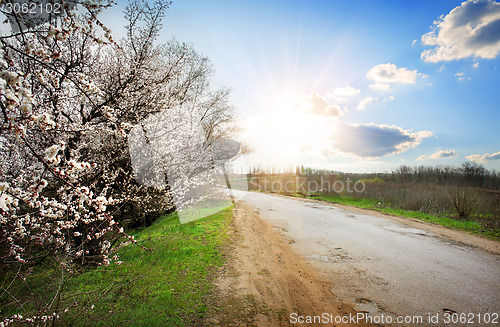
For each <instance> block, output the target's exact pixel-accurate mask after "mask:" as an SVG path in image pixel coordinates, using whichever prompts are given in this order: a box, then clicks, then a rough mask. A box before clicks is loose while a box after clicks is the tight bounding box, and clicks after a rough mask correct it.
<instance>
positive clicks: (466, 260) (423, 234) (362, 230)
mask: <svg viewBox="0 0 500 327" xmlns="http://www.w3.org/2000/svg"><path fill="white" fill-rule="evenodd" d="M235 193H237V196H238V197H240V198H241V197H243V201H245V202H246V203H247V204H250V205H251V206H252V207H253V208H256V209H257V210H258V212H259V213H260V216H261V217H262V218H263V219H264V220H265V221H267V222H268V223H270V224H271V226H274V227H275V228H274V230H275V231H277V232H279V233H280V234H281V236H282V238H283V239H285V240H287V241H288V243H290V246H291V247H292V249H293V251H294V252H295V253H297V254H300V255H302V256H303V257H304V258H305V261H306V262H308V263H310V266H309V267H308V274H313V272H314V273H315V274H317V275H319V276H320V277H319V278H320V280H321V281H322V282H323V283H324V281H330V282H331V286H330V290H331V294H335V295H337V298H336V301H337V302H343V303H347V304H351V305H354V306H355V308H356V309H358V310H362V311H367V312H370V314H371V315H373V316H380V315H386V316H389V315H390V316H393V317H397V316H416V317H417V316H420V317H423V323H419V324H412V323H410V324H407V325H416V326H429V325H432V326H438V325H440V326H459V325H476V326H500V325H499V324H498V323H497V324H486V323H484V320H481V319H483V318H485V317H498V316H497V315H498V314H499V313H500V256H499V255H498V253H499V252H498V242H493V241H488V240H484V239H480V238H477V237H475V236H473V235H469V234H466V233H461V232H455V231H450V230H449V229H446V228H442V227H438V226H431V225H428V226H424V225H423V224H420V223H417V222H415V221H412V220H405V219H397V218H394V217H387V216H382V215H378V214H374V213H372V212H366V211H362V210H352V209H346V208H343V207H339V206H335V205H331V204H326V203H321V202H318V201H300V200H297V199H291V198H287V197H281V196H273V195H269V194H262V193H257V192H235ZM252 228H255V229H256V231H259V232H260V231H261V227H260V226H258V225H257V226H253V227H252ZM268 229H269V228H268ZM259 232H254V234H259ZM263 242H264V243H263V247H264V248H267V249H271V244H267V243H266V242H267V239H266V238H265V239H264V240H263ZM244 244H245V243H244ZM277 244H278V243H277ZM249 251H250V250H249ZM275 251H276V250H275V249H273V250H272V251H268V252H266V253H267V254H266V257H264V258H262V259H260V258H259V259H258V260H257V261H256V263H257V268H256V269H257V270H254V271H253V273H252V274H250V275H249V277H248V281H249V283H250V284H251V283H252V276H253V275H254V274H255V273H257V274H259V271H262V272H261V274H265V273H267V271H265V268H266V267H267V264H269V263H270V262H269V258H271V256H273V253H275ZM248 255H249V256H250V255H251V253H250V252H249V253H248ZM296 257H297V256H296ZM274 258H275V260H277V259H276V257H274ZM278 259H279V258H278ZM297 260H300V258H297ZM271 261H273V260H271ZM242 262H243V264H245V261H244V260H242ZM303 264H304V263H303V262H301V265H303ZM311 268H312V269H311ZM258 269H261V270H258ZM247 270H248V268H247V267H244V266H242V267H241V271H242V272H244V271H247ZM292 270H293V266H291V267H288V268H287V269H286V270H285V272H286V273H287V274H289V271H292ZM317 275H314V276H317ZM308 276H309V275H308ZM316 278H317V277H315V279H316ZM315 285H319V283H315ZM322 285H324V287H327V286H326V285H327V283H326V284H322ZM256 289H257V290H258V287H256ZM261 293H262V292H261ZM284 294H286V293H284ZM263 298H265V296H263ZM284 298H285V299H286V296H284ZM320 299H321V298H320ZM328 301H332V303H333V301H334V300H333V299H331V298H329V300H328ZM291 302H292V303H293V300H292V301H291ZM276 303H280V302H279V301H277V302H276ZM319 303H320V304H321V301H320V302H319ZM314 307H316V305H315V306H314ZM304 309H305V310H306V311H307V310H313V308H310V307H304ZM306 311H304V312H306ZM454 313H456V314H465V315H467V317H472V318H471V319H472V320H471V321H469V320H467V323H465V324H447V323H446V322H445V321H444V318H445V317H446V315H447V314H448V315H450V314H454ZM436 315H437V316H438V318H439V322H438V323H426V322H428V319H429V317H430V316H432V317H434V316H436ZM496 319H497V320H496V321H498V318H496Z"/></svg>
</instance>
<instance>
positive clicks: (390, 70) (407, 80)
mask: <svg viewBox="0 0 500 327" xmlns="http://www.w3.org/2000/svg"><path fill="white" fill-rule="evenodd" d="M419 75H423V74H419V73H418V72H417V71H416V70H408V69H406V68H404V67H401V68H398V67H397V66H396V65H394V64H391V63H387V64H380V65H376V66H374V67H372V68H371V69H370V70H369V71H368V73H366V75H365V76H366V78H367V79H369V80H372V81H374V82H375V83H373V84H371V85H370V88H372V89H375V90H386V91H387V90H389V89H390V84H394V83H402V84H415V82H416V80H417V77H418V76H419Z"/></svg>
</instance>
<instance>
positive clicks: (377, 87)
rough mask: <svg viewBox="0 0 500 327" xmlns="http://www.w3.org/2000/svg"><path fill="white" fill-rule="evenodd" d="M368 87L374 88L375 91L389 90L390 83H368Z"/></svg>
mask: <svg viewBox="0 0 500 327" xmlns="http://www.w3.org/2000/svg"><path fill="white" fill-rule="evenodd" d="M370 89H374V90H377V91H389V90H390V89H391V84H387V83H375V84H370Z"/></svg>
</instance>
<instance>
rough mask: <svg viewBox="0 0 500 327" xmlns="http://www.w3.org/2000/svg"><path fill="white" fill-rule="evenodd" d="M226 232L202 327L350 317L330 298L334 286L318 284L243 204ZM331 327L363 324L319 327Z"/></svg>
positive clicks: (298, 258) (349, 311) (346, 308)
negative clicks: (228, 241)
mask: <svg viewBox="0 0 500 327" xmlns="http://www.w3.org/2000/svg"><path fill="white" fill-rule="evenodd" d="M230 233H231V237H232V241H233V242H232V245H230V247H229V248H228V253H227V256H228V260H227V264H226V265H225V266H224V267H223V269H222V271H221V274H220V276H219V278H218V279H217V282H216V289H215V291H214V293H213V294H212V295H211V296H210V298H211V303H209V312H208V315H207V316H208V317H207V318H206V319H205V320H204V321H203V323H204V324H206V325H209V326H290V325H293V326H300V325H301V324H298V323H296V324H292V323H291V322H290V315H291V314H297V315H303V316H315V315H316V316H320V315H323V314H324V313H327V314H329V315H330V314H331V315H333V316H338V315H340V316H348V315H349V314H351V315H356V312H355V311H354V309H353V308H352V307H351V306H349V305H347V304H344V303H341V302H340V301H339V300H338V299H335V296H334V295H333V294H332V293H331V291H330V289H335V287H333V286H334V285H332V283H329V282H326V281H325V280H322V279H321V278H320V277H319V276H318V275H317V274H316V273H315V272H314V271H313V270H312V269H311V268H310V267H309V265H308V264H307V263H306V262H305V260H304V259H303V258H302V257H301V256H299V255H297V254H296V253H294V252H293V250H292V248H291V246H290V245H289V244H288V243H287V241H286V240H285V238H283V237H282V236H281V235H280V234H279V233H278V232H277V231H275V230H274V228H273V227H272V226H271V225H269V223H267V222H266V221H264V220H262V219H261V218H260V216H259V215H258V213H257V212H256V211H255V210H254V209H253V208H252V207H250V206H248V205H247V204H245V203H243V202H239V203H238V204H237V205H236V208H235V211H234V219H233V222H232V224H231V230H230ZM330 319H332V318H330ZM332 321H335V320H332ZM307 325H308V326H315V325H317V324H307ZM334 325H335V326H363V325H360V324H322V326H334Z"/></svg>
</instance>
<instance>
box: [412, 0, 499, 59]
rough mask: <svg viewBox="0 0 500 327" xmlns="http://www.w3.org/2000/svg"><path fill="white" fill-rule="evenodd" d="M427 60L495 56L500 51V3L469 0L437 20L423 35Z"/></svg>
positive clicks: (490, 0)
mask: <svg viewBox="0 0 500 327" xmlns="http://www.w3.org/2000/svg"><path fill="white" fill-rule="evenodd" d="M422 43H423V44H424V45H429V46H433V48H431V49H428V50H425V51H423V52H422V54H421V57H422V59H423V60H425V61H429V62H439V61H450V60H455V59H462V58H467V57H472V56H473V57H479V58H489V59H492V58H495V57H496V56H497V55H498V54H499V53H500V3H498V2H496V1H492V0H480V1H478V0H468V1H465V2H463V3H462V4H461V5H460V6H458V7H456V8H454V9H453V10H451V11H450V13H449V14H447V15H446V16H444V17H443V16H441V17H440V18H439V19H438V20H437V21H435V22H434V26H433V27H432V30H431V31H430V32H429V33H427V34H424V35H423V36H422Z"/></svg>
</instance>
